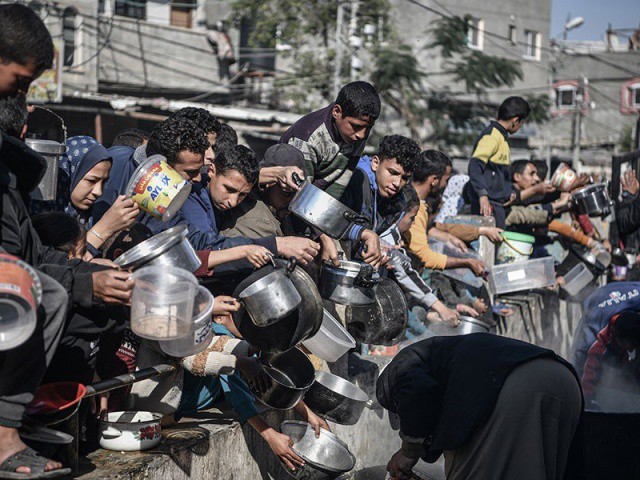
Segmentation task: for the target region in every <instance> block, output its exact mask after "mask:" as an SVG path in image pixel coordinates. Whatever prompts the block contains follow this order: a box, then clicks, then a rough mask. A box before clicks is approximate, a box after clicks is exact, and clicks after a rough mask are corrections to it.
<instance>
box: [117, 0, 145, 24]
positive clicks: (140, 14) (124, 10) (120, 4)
mask: <svg viewBox="0 0 640 480" xmlns="http://www.w3.org/2000/svg"><path fill="white" fill-rule="evenodd" d="M135 3H137V4H138V5H133V4H131V0H115V1H114V2H113V15H117V16H120V17H125V18H130V19H132V20H142V21H147V0H135Z"/></svg>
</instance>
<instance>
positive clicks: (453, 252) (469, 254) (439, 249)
mask: <svg viewBox="0 0 640 480" xmlns="http://www.w3.org/2000/svg"><path fill="white" fill-rule="evenodd" d="M429 247H430V248H431V250H433V251H434V252H436V253H442V254H443V255H446V256H447V257H454V258H473V259H475V260H480V259H481V258H480V255H479V254H478V253H477V252H476V251H475V250H473V249H471V248H470V249H468V250H467V251H466V252H463V251H462V250H460V249H459V248H458V247H456V246H454V245H451V244H450V243H446V242H441V241H440V240H436V239H435V238H430V239H429ZM440 273H442V274H443V275H445V276H447V277H450V278H453V279H454V280H458V281H460V282H462V283H464V284H466V285H470V286H472V287H475V288H480V287H482V278H480V277H476V276H475V274H474V273H473V272H472V271H471V269H469V268H447V269H444V270H442V271H441V272H440Z"/></svg>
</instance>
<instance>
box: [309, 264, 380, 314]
mask: <svg viewBox="0 0 640 480" xmlns="http://www.w3.org/2000/svg"><path fill="white" fill-rule="evenodd" d="M378 279H379V277H378V276H377V273H375V271H374V270H373V267H371V266H370V265H367V264H365V263H360V262H351V261H348V260H340V265H339V266H335V265H333V264H330V263H325V264H323V265H322V270H321V272H320V296H321V297H322V298H324V299H326V300H331V301H332V302H334V303H337V304H339V305H355V306H360V305H371V304H372V303H373V302H374V301H375V295H374V293H373V286H374V285H375V284H376V283H377V282H378Z"/></svg>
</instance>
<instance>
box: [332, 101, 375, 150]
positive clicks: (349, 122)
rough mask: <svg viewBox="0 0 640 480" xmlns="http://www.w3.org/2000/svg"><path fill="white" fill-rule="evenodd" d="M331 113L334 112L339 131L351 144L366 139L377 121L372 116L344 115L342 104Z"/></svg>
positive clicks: (343, 138)
mask: <svg viewBox="0 0 640 480" xmlns="http://www.w3.org/2000/svg"><path fill="white" fill-rule="evenodd" d="M331 113H332V114H333V120H334V121H335V123H336V127H338V132H340V136H341V137H342V140H344V141H345V142H346V143H348V144H350V145H351V144H354V143H356V142H359V141H360V140H364V139H365V138H366V136H367V134H368V133H369V130H371V128H373V124H374V123H375V120H373V119H371V118H370V117H363V118H358V117H345V116H343V115H342V108H341V107H340V105H336V106H334V107H333V111H332V112H331Z"/></svg>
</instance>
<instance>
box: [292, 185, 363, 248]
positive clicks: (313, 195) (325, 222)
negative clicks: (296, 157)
mask: <svg viewBox="0 0 640 480" xmlns="http://www.w3.org/2000/svg"><path fill="white" fill-rule="evenodd" d="M293 179H294V181H295V182H296V183H297V184H298V185H299V186H300V188H299V189H298V191H297V192H296V194H295V196H294V197H293V199H292V200H291V202H290V203H289V211H291V213H293V214H294V215H295V216H296V217H299V218H301V219H302V220H304V221H305V222H307V223H309V224H311V225H313V226H314V227H316V228H317V229H318V230H320V231H321V232H322V233H326V234H327V235H329V236H330V237H332V238H338V239H340V238H342V237H343V236H344V235H345V233H346V232H347V230H348V229H349V227H350V226H351V225H352V224H353V223H360V224H367V223H368V221H369V220H368V219H367V218H366V217H363V216H362V215H358V214H357V213H356V212H354V211H353V210H351V209H350V208H349V207H347V206H345V205H343V204H342V203H340V202H339V201H338V200H336V199H335V198H333V197H332V196H331V195H329V194H328V193H326V192H324V191H322V190H320V189H319V188H318V187H316V186H315V185H313V184H312V183H311V182H310V181H309V180H305V181H304V182H303V181H302V179H301V178H300V177H298V175H297V174H295V173H294V174H293Z"/></svg>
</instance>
